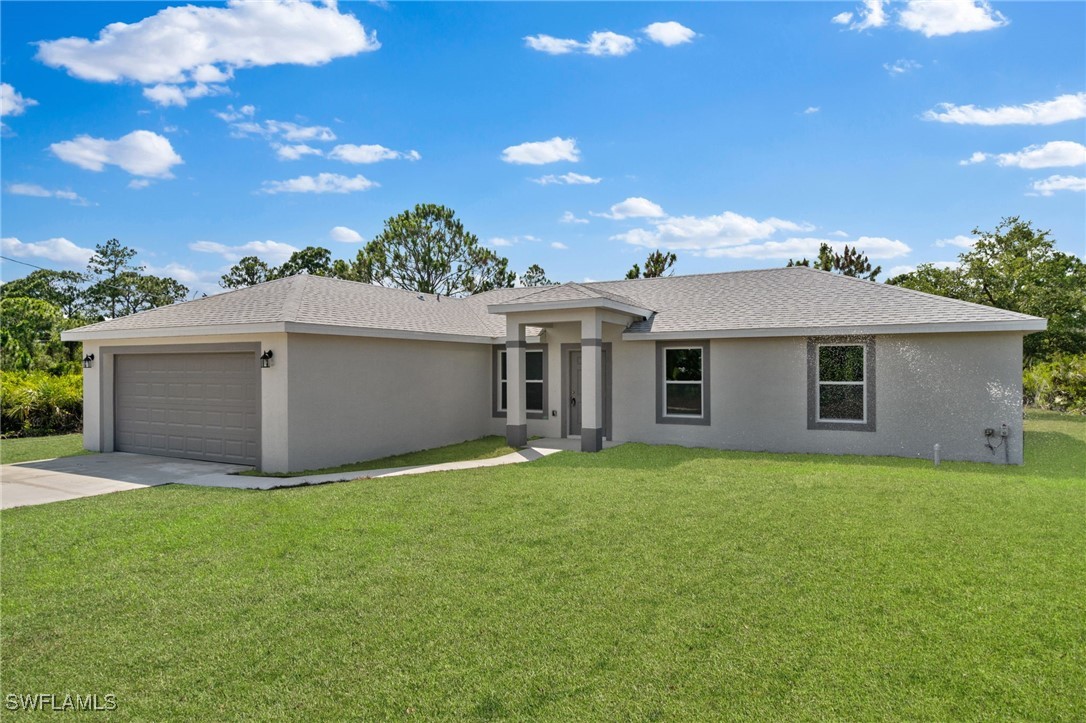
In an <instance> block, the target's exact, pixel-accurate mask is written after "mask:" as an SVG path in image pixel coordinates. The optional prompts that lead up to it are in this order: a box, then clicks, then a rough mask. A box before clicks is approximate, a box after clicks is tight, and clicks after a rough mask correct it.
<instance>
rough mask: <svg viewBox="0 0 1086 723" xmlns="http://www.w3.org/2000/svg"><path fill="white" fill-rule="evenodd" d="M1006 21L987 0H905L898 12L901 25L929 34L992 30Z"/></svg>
mask: <svg viewBox="0 0 1086 723" xmlns="http://www.w3.org/2000/svg"><path fill="white" fill-rule="evenodd" d="M1007 22H1008V21H1007V18H1006V17H1004V16H1003V13H1000V12H999V11H997V10H992V8H991V7H990V6H989V5H988V3H987V2H986V0H908V2H906V3H905V8H904V9H903V10H902V11H901V12H900V13H899V14H898V24H899V25H900V26H901V27H903V28H905V29H907V30H913V31H916V32H918V33H923V34H924V35H925V36H926V37H929V38H932V37H936V36H944V35H954V34H955V33H973V32H980V31H984V30H994V29H996V28H1001V27H1003V26H1004V25H1007Z"/></svg>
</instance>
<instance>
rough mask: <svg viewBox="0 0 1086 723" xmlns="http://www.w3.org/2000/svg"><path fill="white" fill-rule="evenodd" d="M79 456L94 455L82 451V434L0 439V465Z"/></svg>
mask: <svg viewBox="0 0 1086 723" xmlns="http://www.w3.org/2000/svg"><path fill="white" fill-rule="evenodd" d="M80 454H94V452H88V451H87V450H85V449H83V435H82V434H58V435H56V436H53V437H19V438H16V439H0V464H13V463H15V462H31V461H34V460H38V459H53V458H54V457H75V456H76V455H80Z"/></svg>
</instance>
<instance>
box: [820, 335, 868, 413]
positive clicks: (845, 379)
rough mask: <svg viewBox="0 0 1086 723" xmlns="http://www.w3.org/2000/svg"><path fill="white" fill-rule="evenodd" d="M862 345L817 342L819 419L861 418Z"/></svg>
mask: <svg viewBox="0 0 1086 723" xmlns="http://www.w3.org/2000/svg"><path fill="white" fill-rule="evenodd" d="M864 387H865V385H864V347H863V345H862V344H819V346H818V421H820V422H835V421H848V422H862V421H864V416H865V414H864V412H865V410H864Z"/></svg>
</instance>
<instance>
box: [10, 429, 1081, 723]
mask: <svg viewBox="0 0 1086 723" xmlns="http://www.w3.org/2000/svg"><path fill="white" fill-rule="evenodd" d="M1028 429H1029V432H1028V437H1027V448H1026V454H1027V464H1026V466H1024V467H1001V466H994V465H981V464H964V463H944V464H943V465H942V466H940V467H939V468H933V467H932V465H931V463H930V462H924V461H921V460H902V459H886V458H863V457H830V456H814V455H769V454H750V453H735V452H732V453H729V452H714V451H707V450H698V449H681V448H676V447H649V446H644V445H625V446H622V447H617V448H614V449H610V450H606V451H604V452H601V453H599V454H596V455H582V454H574V453H560V454H556V455H553V456H550V457H547V458H545V459H542V460H539V461H537V462H533V463H531V464H523V465H512V466H506V467H497V468H490V469H478V470H468V471H460V472H454V473H452V472H451V473H437V474H430V475H423V476H417V477H396V478H388V479H376V480H363V481H358V482H349V483H343V484H335V485H324V486H318V487H302V488H291V489H281V490H276V491H273V492H255V491H245V490H231V489H213V488H198V487H185V486H176V485H170V486H164V487H154V488H148V489H146V490H139V491H134V492H125V493H123V494H114V495H106V496H102V497H90V498H85V499H80V500H72V501H70V502H61V503H56V504H50V505H44V506H40V507H27V508H21V509H15V510H10V511H6V512H4V513H2V515H0V520H2V528H3V559H2V563H0V585H2V590H3V596H2V600H0V614H2V621H3V626H2V631H0V643H2V646H3V680H2V686H0V687H2V691H0V692H2V693H3V694H8V693H29V692H36V691H40V692H57V693H63V692H73V693H74V692H80V693H82V694H87V693H92V692H97V693H99V694H100V695H102V694H106V693H113V694H115V695H116V696H117V702H118V709H117V711H116V712H115V713H114V715H113V717H114V718H117V719H127V720H176V719H196V720H205V719H236V718H256V719H267V718H273V719H274V718H278V719H303V718H304V719H316V720H321V719H328V720H331V719H336V720H339V719H353V720H360V719H362V720H371V719H380V718H396V719H400V718H424V719H437V718H442V719H447V718H457V719H459V718H464V719H497V718H506V719H519V720H523V719H527V718H533V719H549V720H562V721H565V720H571V719H577V720H584V719H601V720H623V719H636V720H658V719H663V720H679V719H682V720H714V719H736V718H743V719H749V720H766V719H784V720H816V719H817V720H832V719H836V720H865V721H866V720H901V719H913V720H939V721H950V720H977V719H995V718H998V719H1032V720H1046V721H1055V720H1083V719H1086V695H1083V691H1084V690H1086V554H1084V550H1086V418H1081V417H1080V418H1071V417H1061V416H1059V415H1054V414H1035V415H1033V416H1032V418H1031V420H1030V422H1029V425H1028Z"/></svg>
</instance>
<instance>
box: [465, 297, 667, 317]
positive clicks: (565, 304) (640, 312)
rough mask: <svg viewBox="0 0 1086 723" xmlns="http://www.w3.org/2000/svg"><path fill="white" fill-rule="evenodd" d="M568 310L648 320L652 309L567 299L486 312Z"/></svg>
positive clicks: (499, 307) (493, 306)
mask: <svg viewBox="0 0 1086 723" xmlns="http://www.w3.org/2000/svg"><path fill="white" fill-rule="evenodd" d="M570 309H607V310H609V311H617V312H619V313H622V314H628V315H629V316H634V317H641V318H648V317H650V316H652V314H653V311H652V309H643V308H641V307H639V306H633V305H632V304H624V303H622V302H620V301H614V300H613V299H568V300H565V301H536V302H509V303H505V304H489V305H487V307H486V310H487V312H488V313H490V314H515V313H518V312H534V311H568V310H570Z"/></svg>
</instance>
